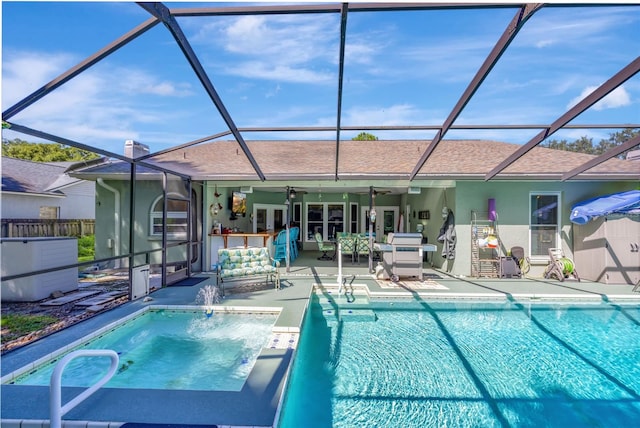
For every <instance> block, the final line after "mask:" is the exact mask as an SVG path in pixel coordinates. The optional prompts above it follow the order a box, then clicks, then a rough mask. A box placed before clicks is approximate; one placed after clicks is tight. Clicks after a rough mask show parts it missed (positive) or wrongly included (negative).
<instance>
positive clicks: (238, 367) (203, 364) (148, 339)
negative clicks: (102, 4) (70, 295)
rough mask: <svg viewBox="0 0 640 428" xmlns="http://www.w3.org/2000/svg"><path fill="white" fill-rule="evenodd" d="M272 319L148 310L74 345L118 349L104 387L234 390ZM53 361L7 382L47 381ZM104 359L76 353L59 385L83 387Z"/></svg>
mask: <svg viewBox="0 0 640 428" xmlns="http://www.w3.org/2000/svg"><path fill="white" fill-rule="evenodd" d="M275 320H276V314H269V313H266V314H256V313H253V314H241V313H224V312H218V311H214V312H213V314H212V315H211V316H210V317H207V314H206V313H205V311H204V310H185V311H174V310H150V311H146V312H144V313H143V314H142V315H140V316H137V317H135V318H133V319H131V320H130V321H127V322H125V323H123V324H121V325H119V326H118V327H117V328H115V329H113V330H111V331H109V332H108V333H105V334H104V335H101V336H99V337H97V338H96V339H93V340H91V341H89V342H87V343H85V344H84V345H82V346H79V347H78V348H75V349H112V350H114V351H116V352H118V355H119V357H120V361H119V368H118V371H117V372H116V374H115V375H114V377H113V378H112V379H111V380H110V381H109V382H108V383H107V384H106V387H107V388H109V387H110V388H129V389H137V388H144V389H181V390H206V391H240V390H241V389H242V386H243V385H244V382H245V380H246V378H247V376H248V375H249V373H250V372H251V369H252V368H253V366H254V364H255V361H256V359H257V358H258V355H259V354H260V351H261V349H262V348H263V347H264V346H265V345H266V344H267V342H268V340H269V338H270V335H271V331H272V327H273V324H274V323H275ZM61 357H62V356H61ZM61 357H60V358H61ZM55 363H56V361H53V362H50V363H48V364H45V365H43V366H42V367H40V368H38V369H37V370H35V371H34V372H32V373H29V374H27V375H24V376H22V377H19V378H17V379H16V380H15V382H12V383H14V384H20V385H49V382H50V378H51V373H52V371H53V367H54V365H55ZM109 363H110V361H109V359H108V358H97V357H83V358H76V359H74V360H72V361H71V362H70V363H69V364H68V365H67V367H66V368H65V370H64V372H63V376H62V385H63V386H83V387H89V386H91V385H93V384H94V383H95V382H96V381H98V380H99V379H100V378H101V377H102V376H104V374H105V373H106V372H107V371H108V368H109Z"/></svg>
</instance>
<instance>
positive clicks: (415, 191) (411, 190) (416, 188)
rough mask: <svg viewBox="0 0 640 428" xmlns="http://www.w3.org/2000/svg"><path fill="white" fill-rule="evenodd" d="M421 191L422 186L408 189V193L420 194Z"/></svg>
mask: <svg viewBox="0 0 640 428" xmlns="http://www.w3.org/2000/svg"><path fill="white" fill-rule="evenodd" d="M420 191H422V189H421V188H419V187H409V191H408V193H409V194H410V195H419V194H420Z"/></svg>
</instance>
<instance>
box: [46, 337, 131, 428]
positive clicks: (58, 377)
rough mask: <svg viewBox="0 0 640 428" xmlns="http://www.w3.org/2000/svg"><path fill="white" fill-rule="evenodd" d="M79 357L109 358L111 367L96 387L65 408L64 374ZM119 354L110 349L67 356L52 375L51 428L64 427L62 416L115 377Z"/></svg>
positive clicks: (80, 351) (71, 353) (85, 350)
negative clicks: (63, 400)
mask: <svg viewBox="0 0 640 428" xmlns="http://www.w3.org/2000/svg"><path fill="white" fill-rule="evenodd" d="M78 357H109V358H110V359H111V366H110V367H109V371H108V372H107V374H106V375H104V376H103V377H102V378H101V379H100V380H99V381H98V382H96V383H95V385H93V386H91V387H89V388H87V389H86V390H84V391H83V392H81V393H80V394H78V395H77V396H75V397H74V398H72V399H71V400H69V402H68V403H67V404H65V405H64V406H63V405H62V372H63V370H64V369H65V367H66V366H67V364H69V363H70V362H71V360H73V359H74V358H78ZM118 362H119V358H118V354H117V353H116V352H115V351H112V350H110V349H81V350H79V351H73V352H70V353H68V354H67V355H65V356H64V357H63V358H62V359H61V360H60V361H58V363H57V364H56V366H55V368H54V369H53V373H52V374H51V383H50V391H51V397H50V398H49V418H50V428H61V427H62V416H63V415H64V414H65V413H67V412H68V411H69V410H71V409H73V408H74V407H76V406H77V405H78V404H80V403H82V402H83V401H84V400H85V399H86V398H88V397H89V396H90V395H92V394H93V393H94V392H96V391H97V390H98V389H100V388H101V387H102V385H104V384H105V383H107V382H109V380H110V379H111V378H112V377H113V375H114V374H115V373H116V370H118Z"/></svg>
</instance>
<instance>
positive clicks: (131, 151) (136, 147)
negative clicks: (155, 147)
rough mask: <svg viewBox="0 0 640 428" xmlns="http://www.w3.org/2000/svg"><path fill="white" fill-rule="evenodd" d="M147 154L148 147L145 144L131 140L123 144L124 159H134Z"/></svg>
mask: <svg viewBox="0 0 640 428" xmlns="http://www.w3.org/2000/svg"><path fill="white" fill-rule="evenodd" d="M148 154H149V146H147V145H146V144H142V143H138V142H137V141H133V140H127V141H125V142H124V155H125V156H126V157H128V158H131V159H135V158H139V157H140V156H144V155H148Z"/></svg>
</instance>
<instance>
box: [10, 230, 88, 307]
mask: <svg viewBox="0 0 640 428" xmlns="http://www.w3.org/2000/svg"><path fill="white" fill-rule="evenodd" d="M1 245H2V248H1V251H2V276H3V277H7V276H12V275H19V274H22V273H28V272H35V271H39V270H45V269H49V268H55V267H59V266H68V265H72V264H75V263H78V240H77V239H76V238H4V239H2V244H1ZM77 289H78V268H75V267H74V268H69V269H62V270H56V271H52V272H46V273H42V274H39V275H32V276H25V277H22V278H16V279H10V280H8V281H2V301H3V302H35V301H38V300H42V299H46V298H47V297H49V296H50V295H51V293H53V292H54V291H61V292H63V293H67V292H69V291H74V290H77Z"/></svg>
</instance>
